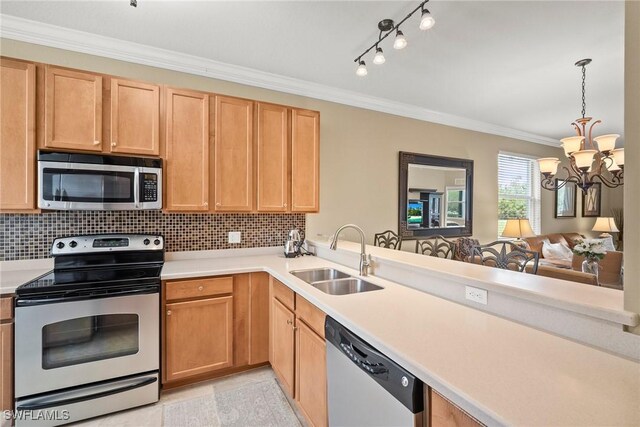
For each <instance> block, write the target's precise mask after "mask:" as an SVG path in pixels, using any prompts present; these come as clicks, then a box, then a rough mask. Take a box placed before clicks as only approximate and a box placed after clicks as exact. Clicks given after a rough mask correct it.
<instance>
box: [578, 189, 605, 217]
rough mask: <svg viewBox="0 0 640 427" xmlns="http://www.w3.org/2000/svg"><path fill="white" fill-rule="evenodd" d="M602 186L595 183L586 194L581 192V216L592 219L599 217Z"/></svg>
mask: <svg viewBox="0 0 640 427" xmlns="http://www.w3.org/2000/svg"><path fill="white" fill-rule="evenodd" d="M601 193H602V184H601V183H599V182H595V183H594V184H593V185H592V186H591V187H589V189H588V190H587V191H586V192H584V191H583V192H582V216H583V217H585V218H594V217H599V216H600V210H601V209H600V208H601V199H602V196H601Z"/></svg>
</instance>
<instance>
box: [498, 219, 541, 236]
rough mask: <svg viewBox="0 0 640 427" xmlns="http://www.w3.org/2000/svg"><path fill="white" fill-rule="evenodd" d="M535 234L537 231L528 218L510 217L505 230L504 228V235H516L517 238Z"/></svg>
mask: <svg viewBox="0 0 640 427" xmlns="http://www.w3.org/2000/svg"><path fill="white" fill-rule="evenodd" d="M535 235H536V233H534V232H533V230H532V229H531V224H529V220H528V219H526V218H517V219H508V220H507V224H506V225H505V226H504V230H502V237H515V238H516V240H520V239H521V238H522V237H531V236H535Z"/></svg>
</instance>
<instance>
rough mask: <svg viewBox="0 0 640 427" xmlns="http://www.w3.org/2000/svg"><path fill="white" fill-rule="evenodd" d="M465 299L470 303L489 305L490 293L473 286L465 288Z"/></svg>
mask: <svg viewBox="0 0 640 427" xmlns="http://www.w3.org/2000/svg"><path fill="white" fill-rule="evenodd" d="M464 297H465V298H466V299H468V300H470V301H473V302H477V303H479V304H484V305H487V298H488V292H487V290H486V289H480V288H474V287H473V286H465V287H464Z"/></svg>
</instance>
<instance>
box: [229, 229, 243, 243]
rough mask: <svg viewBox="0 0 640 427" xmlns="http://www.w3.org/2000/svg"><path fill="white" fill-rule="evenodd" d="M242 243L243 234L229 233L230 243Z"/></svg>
mask: <svg viewBox="0 0 640 427" xmlns="http://www.w3.org/2000/svg"><path fill="white" fill-rule="evenodd" d="M241 241H242V232H240V231H230V232H229V243H240V242H241Z"/></svg>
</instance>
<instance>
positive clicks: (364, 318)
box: [162, 255, 640, 426]
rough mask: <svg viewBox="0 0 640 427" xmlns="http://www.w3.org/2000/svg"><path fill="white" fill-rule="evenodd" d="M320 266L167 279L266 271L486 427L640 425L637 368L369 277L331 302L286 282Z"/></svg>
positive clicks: (174, 266)
mask: <svg viewBox="0 0 640 427" xmlns="http://www.w3.org/2000/svg"><path fill="white" fill-rule="evenodd" d="M321 266H330V267H335V268H337V269H339V270H341V271H344V272H345V273H350V274H353V275H357V271H355V270H353V269H349V268H346V267H344V266H341V265H338V264H334V263H332V262H329V261H326V260H324V259H321V258H316V257H303V258H296V259H286V258H284V256H282V255H262V256H247V257H238V258H224V259H210V260H207V259H196V260H177V261H170V262H167V263H166V264H165V267H164V268H163V272H162V277H163V279H178V278H186V277H194V276H207V275H219V274H234V273H245V272H251V271H266V272H268V273H270V274H271V275H273V276H274V277H276V278H277V279H278V280H280V281H281V282H283V283H284V284H285V285H287V286H289V287H290V288H291V289H293V290H294V291H295V292H297V293H299V294H300V295H302V296H303V297H304V298H306V299H308V300H309V301H311V302H312V303H313V304H315V305H317V306H318V307H319V308H320V309H321V310H323V311H324V312H325V313H327V314H328V315H330V316H331V317H333V318H335V319H336V320H337V321H339V322H340V323H342V324H344V325H345V326H346V327H347V328H349V329H351V330H352V331H353V332H355V333H356V334H358V335H359V336H361V337H362V338H363V339H365V340H366V341H368V342H369V343H371V344H372V345H373V346H375V347H377V348H378V349H379V350H381V351H382V352H383V353H385V354H387V355H388V356H390V357H391V358H393V359H394V360H396V361H397V362H398V363H400V364H401V365H403V366H404V367H405V368H406V369H408V370H409V371H411V372H413V373H414V374H415V375H417V376H418V377H419V378H421V379H422V380H423V381H424V382H425V383H427V384H429V385H431V386H433V387H434V388H435V389H437V390H438V391H440V392H442V393H443V394H444V395H445V397H447V398H449V399H450V400H452V401H453V402H454V403H456V404H458V405H460V406H461V407H463V408H464V409H465V410H466V411H468V412H469V413H470V414H472V415H473V416H475V417H477V418H478V419H479V420H481V421H483V422H484V423H487V424H489V425H494V424H509V425H544V426H550V425H563V426H566V425H634V426H638V425H640V405H638V402H640V364H639V363H636V362H633V361H631V360H628V359H624V358H622V357H619V356H615V355H612V354H609V353H606V352H604V351H601V350H597V349H594V348H591V347H588V346H586V345H582V344H578V343H575V342H573V341H570V340H567V339H563V338H561V337H558V336H555V335H552V334H549V333H546V332H542V331H539V330H536V329H533V328H530V327H527V326H523V325H520V324H517V323H515V322H511V321H509V320H505V319H502V318H499V317H497V316H494V315H491V314H487V313H484V312H482V311H478V310H475V309H473V308H469V307H465V306H462V305H460V304H456V303H453V302H450V301H447V300H444V299H441V298H438V297H435V296H432V295H429V294H427V293H424V292H420V291H418V290H415V289H411V288H408V287H405V286H402V285H398V284H395V283H393V282H390V281H387V280H382V279H379V278H376V277H373V276H370V277H369V278H368V279H367V280H369V281H371V282H372V283H375V284H379V285H381V286H383V287H384V289H383V290H380V291H374V292H367V293H362V294H353V295H342V296H332V295H328V294H325V293H323V292H321V291H319V290H317V289H315V288H313V287H312V286H311V285H308V284H306V283H305V282H303V281H302V280H300V279H297V278H296V277H294V276H293V275H291V274H289V273H288V272H289V271H290V270H295V269H304V268H314V267H321Z"/></svg>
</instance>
